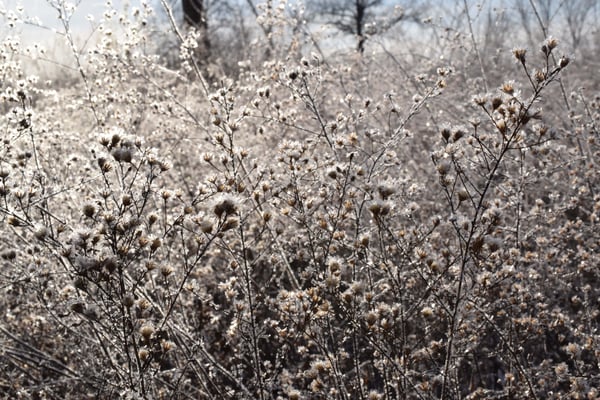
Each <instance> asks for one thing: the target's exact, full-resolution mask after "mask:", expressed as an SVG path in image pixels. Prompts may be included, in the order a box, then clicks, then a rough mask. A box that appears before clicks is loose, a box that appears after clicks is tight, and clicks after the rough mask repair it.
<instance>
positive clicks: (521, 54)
mask: <svg viewBox="0 0 600 400" xmlns="http://www.w3.org/2000/svg"><path fill="white" fill-rule="evenodd" d="M525 54H527V50H525V49H522V48H516V49H513V55H514V56H515V58H516V59H517V60H518V61H519V62H520V63H521V64H523V65H524V64H525Z"/></svg>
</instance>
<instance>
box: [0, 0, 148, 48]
mask: <svg viewBox="0 0 600 400" xmlns="http://www.w3.org/2000/svg"><path fill="white" fill-rule="evenodd" d="M56 1H57V0H0V10H1V9H5V10H15V9H16V8H17V7H18V6H22V7H23V9H24V15H25V17H38V18H39V20H40V22H41V25H42V26H43V27H45V28H48V29H50V31H49V30H48V29H40V28H36V27H33V26H31V25H30V24H24V25H20V26H18V27H17V30H18V32H20V33H21V34H22V37H24V38H25V39H26V40H36V41H40V40H41V41H45V40H49V39H51V38H52V31H51V29H58V30H59V31H62V30H63V29H62V25H61V23H60V21H59V19H58V12H57V10H56V9H54V8H53V7H52V6H51V5H50V4H49V3H51V2H56ZM67 1H68V2H70V3H73V4H75V5H76V6H77V7H76V10H75V12H74V14H73V17H72V18H71V21H70V25H71V28H72V30H73V32H76V33H81V34H85V33H86V32H89V31H91V25H90V22H89V21H88V20H87V16H88V15H93V16H94V18H95V20H96V21H99V20H100V19H101V18H102V13H103V12H104V11H105V10H106V7H105V4H106V0H67ZM126 4H130V5H131V6H137V5H139V0H112V5H113V8H114V9H116V10H122V9H123V6H125V5H126Z"/></svg>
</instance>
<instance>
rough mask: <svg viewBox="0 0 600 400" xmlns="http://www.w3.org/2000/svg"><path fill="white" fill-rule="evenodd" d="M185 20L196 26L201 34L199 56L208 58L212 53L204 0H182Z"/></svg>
mask: <svg viewBox="0 0 600 400" xmlns="http://www.w3.org/2000/svg"><path fill="white" fill-rule="evenodd" d="M181 2H182V6H183V20H184V22H185V24H186V25H188V26H190V27H193V28H195V29H196V30H198V33H199V34H200V43H198V56H200V59H206V58H208V56H209V55H210V39H209V37H208V18H207V16H206V7H205V5H204V0H181Z"/></svg>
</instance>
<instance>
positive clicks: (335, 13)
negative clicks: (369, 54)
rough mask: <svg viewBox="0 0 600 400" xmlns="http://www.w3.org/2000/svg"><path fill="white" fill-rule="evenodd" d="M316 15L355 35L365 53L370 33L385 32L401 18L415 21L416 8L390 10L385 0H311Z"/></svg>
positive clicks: (358, 47) (358, 48) (360, 50)
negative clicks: (409, 10) (414, 9)
mask: <svg viewBox="0 0 600 400" xmlns="http://www.w3.org/2000/svg"><path fill="white" fill-rule="evenodd" d="M309 4H310V6H311V8H312V10H313V12H314V13H315V14H316V15H317V18H321V19H324V22H326V23H328V24H330V25H332V26H333V27H335V28H336V29H337V30H338V31H340V32H342V33H346V34H350V35H354V37H355V38H356V50H357V51H358V52H359V53H363V52H364V50H365V42H366V41H367V38H368V37H369V36H373V35H377V34H382V33H384V32H386V31H387V30H389V29H390V28H391V27H393V26H394V25H396V24H397V23H399V22H400V21H405V20H413V21H416V20H417V19H416V16H417V12H415V11H412V12H407V11H397V12H396V13H394V12H390V11H391V10H390V8H389V7H388V6H387V4H386V2H385V1H384V0H312V1H310V2H309Z"/></svg>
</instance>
